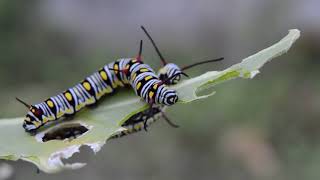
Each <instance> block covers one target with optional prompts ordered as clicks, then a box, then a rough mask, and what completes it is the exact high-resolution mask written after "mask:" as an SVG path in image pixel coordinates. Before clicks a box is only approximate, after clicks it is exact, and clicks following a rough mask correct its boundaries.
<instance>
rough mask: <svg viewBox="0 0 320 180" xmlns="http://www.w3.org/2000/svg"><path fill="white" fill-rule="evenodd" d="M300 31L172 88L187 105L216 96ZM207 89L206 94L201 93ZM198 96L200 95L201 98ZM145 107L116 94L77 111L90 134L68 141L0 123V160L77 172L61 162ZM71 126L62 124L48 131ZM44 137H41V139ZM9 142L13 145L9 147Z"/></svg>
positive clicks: (96, 146)
mask: <svg viewBox="0 0 320 180" xmlns="http://www.w3.org/2000/svg"><path fill="white" fill-rule="evenodd" d="M299 36H300V31H299V30H297V29H291V30H289V34H288V35H287V36H286V37H284V38H283V39H282V40H280V41H279V42H278V43H276V44H274V45H272V46H270V47H268V48H266V49H264V50H262V51H260V52H258V53H256V54H254V55H252V56H249V57H248V58H245V59H244V60H243V61H242V62H240V63H238V64H235V65H233V66H231V67H229V68H227V69H225V70H223V71H211V72H207V73H204V74H203V75H200V76H198V77H195V78H192V79H189V80H185V81H183V82H181V83H179V84H178V85H175V86H172V88H173V89H176V90H177V93H178V95H179V102H181V103H187V102H192V101H194V100H198V99H204V98H207V97H209V96H212V95H213V94H215V91H213V90H212V87H213V86H215V85H217V84H219V83H222V82H226V81H228V80H231V79H234V78H238V77H242V78H253V77H255V75H256V74H258V73H259V69H260V67H262V66H263V65H264V64H265V63H266V62H268V61H270V60H271V59H273V58H275V57H277V56H279V55H281V54H283V53H285V52H287V51H288V50H289V49H290V47H291V46H292V44H293V43H294V42H295V41H296V40H297V39H298V38H299ZM204 90H206V93H205V95H203V94H201V93H203V92H204ZM200 94H201V95H200ZM146 108H147V105H146V104H145V103H142V102H141V100H140V99H139V98H138V97H136V95H134V94H133V93H131V94H130V93H129V94H128V93H127V94H118V95H117V96H115V97H111V98H110V99H109V100H108V101H107V102H103V103H101V105H99V107H98V108H97V109H94V110H87V111H83V112H80V113H79V115H77V118H76V119H75V120H74V121H73V123H75V122H79V123H80V124H82V125H84V126H86V127H88V129H89V131H87V132H86V133H85V134H83V135H81V136H80V137H78V138H77V139H75V140H72V141H71V142H69V141H67V140H64V141H61V140H60V141H59V140H53V141H49V142H45V143H43V142H41V135H39V134H41V133H39V134H38V135H37V136H36V137H32V136H30V135H28V134H27V133H25V132H23V129H22V127H21V124H22V120H23V118H16V119H9V120H8V119H7V120H0V158H1V159H6V160H14V161H16V160H18V159H22V160H25V161H28V162H31V163H33V164H35V165H37V166H38V168H39V169H41V170H42V171H44V172H47V173H55V172H59V171H61V170H62V169H78V168H81V167H83V166H85V163H73V164H63V162H62V161H61V159H68V158H70V157H71V156H72V155H73V154H74V153H76V152H79V148H80V147H81V146H82V145H87V146H89V147H90V148H91V149H92V150H93V151H94V153H97V152H98V151H99V150H100V149H101V148H102V146H103V145H104V144H105V142H106V140H107V139H108V138H109V137H110V136H111V135H113V134H114V133H115V132H117V131H121V130H123V128H122V127H121V124H122V123H123V122H124V121H125V120H126V119H128V118H129V117H130V116H131V115H133V114H134V113H137V112H140V111H143V110H144V109H146ZM68 123H72V122H63V123H61V124H58V125H56V126H55V127H51V128H49V129H48V130H45V131H49V130H50V129H53V128H56V127H61V126H62V125H65V124H68ZM43 135H44V134H42V136H43ZM8 142H15V143H14V144H13V143H11V144H8Z"/></svg>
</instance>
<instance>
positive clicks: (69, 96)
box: [64, 92, 72, 101]
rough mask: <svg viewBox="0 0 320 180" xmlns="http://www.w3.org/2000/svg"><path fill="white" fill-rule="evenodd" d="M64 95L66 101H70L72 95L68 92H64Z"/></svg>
mask: <svg viewBox="0 0 320 180" xmlns="http://www.w3.org/2000/svg"><path fill="white" fill-rule="evenodd" d="M64 96H65V97H66V98H67V100H68V101H72V95H71V94H70V93H69V92H67V93H65V94H64Z"/></svg>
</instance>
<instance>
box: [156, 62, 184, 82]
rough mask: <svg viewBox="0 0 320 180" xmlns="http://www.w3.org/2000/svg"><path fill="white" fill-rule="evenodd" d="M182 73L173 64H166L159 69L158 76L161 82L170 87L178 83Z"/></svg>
mask: <svg viewBox="0 0 320 180" xmlns="http://www.w3.org/2000/svg"><path fill="white" fill-rule="evenodd" d="M182 73H183V72H182V71H181V68H180V67H179V66H177V65H176V64H173V63H167V64H166V65H164V66H163V67H162V68H160V70H159V73H158V76H159V79H160V80H161V81H165V84H167V85H171V84H177V83H178V82H179V81H180V79H181V75H182ZM170 77H173V78H170Z"/></svg>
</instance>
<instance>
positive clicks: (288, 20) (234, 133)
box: [0, 0, 320, 180]
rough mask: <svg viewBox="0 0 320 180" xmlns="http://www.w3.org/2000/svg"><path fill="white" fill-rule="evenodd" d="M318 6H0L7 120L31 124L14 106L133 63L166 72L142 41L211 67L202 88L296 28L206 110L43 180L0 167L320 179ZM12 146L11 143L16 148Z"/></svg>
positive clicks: (265, 2)
mask: <svg viewBox="0 0 320 180" xmlns="http://www.w3.org/2000/svg"><path fill="white" fill-rule="evenodd" d="M319 7H320V2H319V1H317V0H305V1H299V0H281V1H279V0H237V1H235V0H234V1H223V0H215V1H210V0H198V1H191V0H175V1H170V0H162V1H142V0H136V1H129V0H123V1H121V0H120V1H116V0H110V1H107V0H69V1H65V0H55V1H52V0H41V1H40V0H29V1H13V0H1V1H0V81H1V85H0V92H1V93H0V102H1V104H0V109H1V110H0V117H1V118H4V117H16V116H23V115H24V114H25V109H24V107H23V106H21V105H20V104H18V103H17V102H16V101H15V99H14V97H16V96H18V97H22V98H23V99H25V100H26V101H28V102H31V103H36V102H39V101H41V100H43V99H45V98H46V97H49V96H52V95H55V94H57V93H58V92H61V91H62V90H64V89H66V88H68V87H70V86H71V85H73V84H75V83H77V82H78V81H79V80H81V79H82V78H83V77H85V76H87V75H89V74H90V73H92V72H93V71H95V70H96V69H98V68H99V67H101V66H103V65H104V64H106V63H108V62H111V61H113V60H115V59H117V58H120V57H134V56H135V55H136V53H137V50H138V42H139V40H140V39H143V40H145V45H144V58H145V62H146V63H148V64H150V65H151V66H152V67H153V68H154V69H158V68H159V67H160V62H159V58H158V56H157V55H156V54H155V52H154V50H153V48H152V46H151V44H150V43H149V41H147V39H146V37H145V35H144V34H143V32H142V31H141V30H140V28H139V27H140V25H145V27H146V28H147V29H148V30H149V31H150V32H151V34H152V36H153V38H154V39H155V40H156V42H157V44H158V45H159V47H160V49H161V51H162V52H163V54H164V56H165V57H166V58H167V59H168V60H170V61H172V62H174V63H177V64H179V65H186V64H189V63H193V62H196V61H198V60H204V59H208V58H216V57H220V56H224V57H225V61H224V62H220V63H216V64H210V65H206V66H201V67H198V68H195V69H193V70H190V71H189V72H188V73H189V74H191V75H193V76H196V75H199V74H201V73H203V72H206V71H209V70H222V69H224V68H226V67H228V66H230V65H232V64H234V63H237V62H240V60H241V59H243V58H245V57H247V56H249V55H251V54H253V53H255V52H257V51H258V50H261V49H263V48H266V47H268V46H270V45H272V44H273V43H275V42H277V41H278V40H280V39H281V38H282V37H283V36H285V35H286V34H287V30H288V29H291V28H298V29H300V30H301V31H302V37H301V38H300V39H299V40H298V41H297V43H296V44H295V45H294V47H293V48H292V49H291V50H290V51H289V53H288V54H285V55H283V56H281V57H279V58H277V59H276V60H274V61H272V63H269V64H267V65H266V66H264V67H263V69H262V73H261V74H259V75H258V76H257V77H256V78H255V79H253V80H236V81H230V82H228V83H225V84H222V85H219V86H217V87H216V90H217V94H216V95H215V96H213V97H211V98H209V99H206V100H204V101H198V102H195V103H192V104H187V105H177V106H174V107H171V108H170V109H168V116H169V117H170V118H171V119H172V120H173V121H175V122H176V123H178V124H179V125H180V126H181V127H180V128H179V129H173V128H170V127H169V126H168V125H167V124H166V123H165V122H163V121H158V122H157V123H155V124H154V125H153V126H152V127H151V128H150V131H149V132H147V133H146V132H141V133H138V134H135V135H132V136H129V137H125V138H122V139H119V140H115V141H110V142H108V143H107V144H106V145H105V146H104V148H103V149H102V150H101V151H100V152H99V153H98V154H96V155H93V153H92V152H91V151H90V150H89V148H82V149H81V151H82V153H81V154H80V155H79V154H77V155H75V157H74V158H72V159H73V160H80V161H83V162H88V165H87V166H86V167H84V168H82V169H80V170H75V171H63V172H61V173H58V174H52V175H47V174H44V173H40V174H36V168H35V166H34V165H32V164H30V163H27V162H23V161H17V162H7V161H2V160H1V161H0V164H1V163H2V164H3V163H6V164H5V165H1V168H0V172H3V167H4V166H5V168H7V169H8V165H9V169H12V170H13V171H12V173H10V175H9V176H7V177H8V178H6V176H0V178H3V179H34V180H37V179H47V180H50V179H91V180H95V179H104V180H106V179H245V180H248V179H249V180H250V179H290V180H291V179H319V178H320V171H319V168H320V146H319V144H320V140H319V139H320V119H319V118H320V112H319V107H320V83H319V77H320V61H319V58H320V53H319V47H320V33H319V32H320V21H319V19H320V11H319ZM11 143H14V142H11Z"/></svg>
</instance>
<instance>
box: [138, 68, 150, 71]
mask: <svg viewBox="0 0 320 180" xmlns="http://www.w3.org/2000/svg"><path fill="white" fill-rule="evenodd" d="M147 71H149V70H148V69H147V68H143V69H140V72H147Z"/></svg>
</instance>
